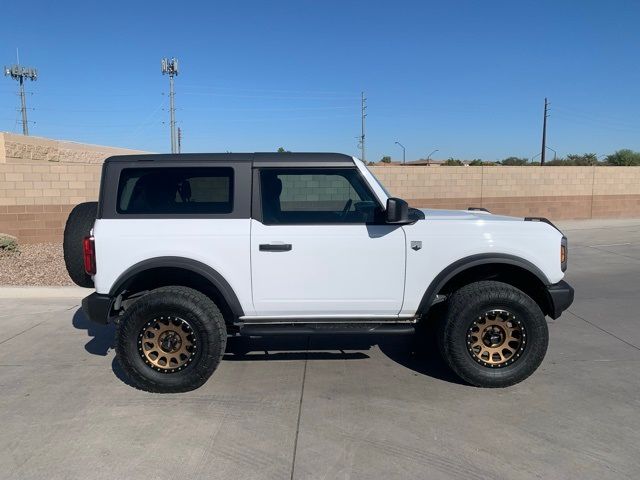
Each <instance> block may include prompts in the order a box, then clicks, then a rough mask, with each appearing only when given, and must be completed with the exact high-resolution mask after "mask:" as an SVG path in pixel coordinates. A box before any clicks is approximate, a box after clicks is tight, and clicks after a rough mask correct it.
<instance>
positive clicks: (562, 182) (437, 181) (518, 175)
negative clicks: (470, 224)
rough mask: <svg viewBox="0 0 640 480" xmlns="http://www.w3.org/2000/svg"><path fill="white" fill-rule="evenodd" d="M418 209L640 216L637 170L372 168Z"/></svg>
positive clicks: (568, 216) (554, 216) (639, 173)
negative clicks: (472, 209) (475, 209)
mask: <svg viewBox="0 0 640 480" xmlns="http://www.w3.org/2000/svg"><path fill="white" fill-rule="evenodd" d="M370 168H371V170H372V171H373V172H374V173H375V175H376V176H377V177H378V178H379V179H380V181H382V182H383V183H384V184H385V185H386V186H387V188H388V189H389V190H390V191H391V193H392V194H393V195H396V196H398V197H401V198H404V199H406V200H407V201H408V202H409V203H410V204H412V205H413V206H416V207H431V208H467V207H469V206H478V207H484V208H487V209H489V210H491V211H492V212H494V213H503V214H507V215H517V216H547V217H549V218H552V219H556V220H560V219H574V218H578V219H579V218H602V217H640V167H533V166H526V167H502V166H486V167H444V166H443V167H438V168H434V167H427V166H404V167H399V166H388V167H370Z"/></svg>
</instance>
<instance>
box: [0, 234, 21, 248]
mask: <svg viewBox="0 0 640 480" xmlns="http://www.w3.org/2000/svg"><path fill="white" fill-rule="evenodd" d="M15 250H18V239H17V238H16V237H12V236H11V235H7V234H6V233H0V251H3V252H13V251H15Z"/></svg>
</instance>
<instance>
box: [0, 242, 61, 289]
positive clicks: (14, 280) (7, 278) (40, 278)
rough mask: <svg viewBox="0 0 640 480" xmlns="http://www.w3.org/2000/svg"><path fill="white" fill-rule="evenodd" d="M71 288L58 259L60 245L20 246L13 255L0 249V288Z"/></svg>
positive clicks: (37, 244) (38, 244)
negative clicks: (64, 286)
mask: <svg viewBox="0 0 640 480" xmlns="http://www.w3.org/2000/svg"><path fill="white" fill-rule="evenodd" d="M2 285H60V286H62V285H73V282H72V281H71V279H70V278H69V275H68V274H67V270H66V268H65V266H64V258H63V256H62V243H35V244H32V245H20V246H19V250H18V251H17V252H6V251H2V250H0V286H2Z"/></svg>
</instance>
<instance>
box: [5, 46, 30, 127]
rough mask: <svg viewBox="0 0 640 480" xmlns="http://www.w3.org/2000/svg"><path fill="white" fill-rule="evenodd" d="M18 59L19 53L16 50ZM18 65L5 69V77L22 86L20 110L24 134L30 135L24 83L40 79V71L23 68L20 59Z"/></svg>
mask: <svg viewBox="0 0 640 480" xmlns="http://www.w3.org/2000/svg"><path fill="white" fill-rule="evenodd" d="M16 57H18V52H17V50H16ZM16 60H17V63H16V64H14V65H11V66H9V67H4V75H5V76H6V77H11V78H13V79H14V80H17V81H18V83H19V85H20V110H21V112H22V133H23V134H24V135H29V122H28V120H27V100H26V98H25V94H24V81H25V80H31V81H35V80H36V79H37V78H38V70H36V69H35V68H31V67H23V66H21V65H20V58H19V57H18V58H17V59H16Z"/></svg>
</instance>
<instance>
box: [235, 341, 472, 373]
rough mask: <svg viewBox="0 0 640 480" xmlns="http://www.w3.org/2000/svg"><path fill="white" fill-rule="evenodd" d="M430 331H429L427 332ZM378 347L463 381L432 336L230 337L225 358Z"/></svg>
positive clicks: (359, 352) (335, 354)
mask: <svg viewBox="0 0 640 480" xmlns="http://www.w3.org/2000/svg"><path fill="white" fill-rule="evenodd" d="M431 333H432V332H431ZM375 346H378V348H379V349H380V351H381V352H382V353H384V354H385V355H386V356H387V357H389V358H390V359H391V360H393V361H394V362H397V363H398V364H400V365H402V366H404V367H406V368H408V369H410V370H412V371H414V372H416V373H418V374H421V375H425V376H428V377H432V378H436V379H438V380H442V381H445V382H449V383H456V384H464V382H462V381H461V380H460V379H459V378H458V377H457V376H456V375H455V374H454V373H453V372H452V371H451V370H450V369H449V367H448V366H447V365H446V364H445V363H444V361H443V360H442V358H441V357H440V354H439V352H438V348H437V345H436V342H435V337H434V335H430V334H429V332H419V333H416V334H414V335H371V334H370V335H356V334H354V335H350V334H349V335H313V336H309V335H284V336H278V337H275V336H274V337H232V338H229V341H228V342H227V350H226V352H225V355H224V360H226V361H260V360H305V359H306V360H361V359H367V358H370V355H368V354H367V353H365V352H367V351H370V350H371V349H372V348H373V347H375Z"/></svg>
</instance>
